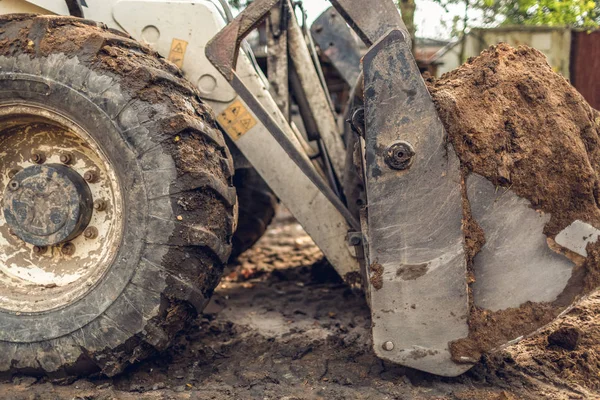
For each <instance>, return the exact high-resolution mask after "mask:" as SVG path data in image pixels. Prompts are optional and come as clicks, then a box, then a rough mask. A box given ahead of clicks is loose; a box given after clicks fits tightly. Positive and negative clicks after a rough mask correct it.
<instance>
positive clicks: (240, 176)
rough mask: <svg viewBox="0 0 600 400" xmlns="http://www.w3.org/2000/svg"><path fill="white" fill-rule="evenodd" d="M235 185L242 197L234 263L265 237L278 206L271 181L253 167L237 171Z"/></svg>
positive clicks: (239, 196) (235, 238) (234, 240)
mask: <svg viewBox="0 0 600 400" xmlns="http://www.w3.org/2000/svg"><path fill="white" fill-rule="evenodd" d="M234 157H235V153H234ZM233 183H234V185H235V188H236V190H237V194H238V203H239V218H238V226H237V230H236V231H235V234H234V235H233V250H232V252H231V259H232V260H233V259H235V258H237V257H238V256H239V255H240V254H242V253H243V252H244V251H246V250H248V249H249V248H250V247H252V246H253V245H254V244H255V243H256V242H257V241H258V239H260V238H261V237H262V236H263V235H264V233H265V232H266V231H267V228H268V227H269V225H270V224H271V221H273V218H274V217H275V212H276V211H277V204H278V200H277V197H276V196H275V194H274V193H273V192H272V191H271V189H270V188H269V185H267V182H265V181H264V180H263V178H262V177H261V176H260V175H259V174H258V172H257V171H256V170H255V169H254V168H252V167H246V168H236V170H235V176H234V177H233Z"/></svg>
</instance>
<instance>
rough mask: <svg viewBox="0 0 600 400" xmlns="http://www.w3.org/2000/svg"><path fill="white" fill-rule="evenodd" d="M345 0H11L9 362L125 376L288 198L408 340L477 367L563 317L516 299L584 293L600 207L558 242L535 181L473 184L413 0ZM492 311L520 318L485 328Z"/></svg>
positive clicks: (6, 217)
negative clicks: (475, 238) (239, 5)
mask: <svg viewBox="0 0 600 400" xmlns="http://www.w3.org/2000/svg"><path fill="white" fill-rule="evenodd" d="M331 3H332V6H333V7H332V8H330V9H328V10H327V11H325V12H324V13H323V15H321V17H319V18H318V19H317V20H316V21H315V23H314V24H313V25H312V27H310V28H309V27H307V24H306V21H305V18H304V15H303V13H302V11H301V9H300V8H299V5H300V4H299V3H293V2H291V1H290V0H254V1H253V2H250V4H249V5H248V6H247V7H246V8H245V9H243V10H241V11H239V12H238V10H235V11H236V12H237V15H234V12H232V10H231V9H230V7H229V5H228V4H227V2H226V1H224V0H219V1H216V0H3V1H0V14H1V16H0V193H1V194H0V198H1V207H2V211H1V212H0V371H1V372H8V373H33V374H46V375H48V376H66V375H88V374H98V373H100V374H104V375H106V376H114V375H116V374H118V373H120V372H121V371H123V369H124V368H126V367H127V366H129V365H131V364H133V363H135V362H137V361H138V360H142V359H144V358H146V357H148V356H150V355H153V354H157V353H160V352H161V351H164V350H165V349H167V348H168V347H169V345H170V344H171V342H172V341H173V339H174V338H175V335H176V334H177V333H178V332H180V331H181V330H183V329H184V328H185V327H186V326H188V324H189V322H190V321H191V320H192V319H193V318H194V317H195V316H196V315H197V314H198V313H201V312H202V310H203V308H204V307H205V306H206V304H207V303H208V301H209V299H210V296H211V294H212V292H213V290H214V288H215V286H216V285H217V284H218V282H219V280H220V278H221V274H222V272H223V268H224V265H225V264H226V263H227V262H228V260H230V258H231V257H232V255H233V257H235V256H236V255H239V254H240V253H241V252H243V251H244V250H245V249H247V248H248V247H250V246H251V245H252V244H253V243H254V242H256V240H258V238H260V236H261V235H262V233H264V231H265V229H266V227H267V225H268V224H269V221H270V219H271V218H272V217H273V215H274V212H275V211H274V210H275V207H276V205H277V203H278V201H280V202H281V203H282V204H284V205H285V207H287V208H288V209H289V211H290V212H291V213H292V214H293V216H294V217H295V218H296V219H297V220H298V222H299V223H300V224H301V225H302V227H303V228H304V229H305V230H306V232H307V233H308V234H309V235H310V236H311V237H312V239H313V240H314V242H315V243H316V244H317V245H318V246H319V248H320V249H321V250H322V252H323V253H324V255H325V256H326V258H327V260H328V261H329V263H330V264H331V265H332V266H333V267H334V268H335V270H336V271H337V273H338V274H339V275H340V276H341V277H342V278H343V279H344V280H345V281H346V282H347V283H348V284H350V285H354V286H356V287H360V288H361V289H362V291H363V292H364V295H365V296H366V298H367V300H368V304H369V307H370V310H371V316H372V329H371V331H372V343H373V350H374V352H375V353H376V354H377V356H378V357H380V358H381V359H383V360H386V361H388V362H391V363H396V364H400V365H403V366H406V367H410V368H415V369H418V370H421V371H426V372H429V373H432V374H437V375H441V376H449V377H451V376H458V375H460V374H463V373H464V372H466V371H468V370H469V369H470V368H471V367H473V365H475V364H476V363H478V362H479V358H480V357H481V355H482V354H483V353H484V352H493V351H496V350H498V349H501V348H502V347H503V346H506V345H507V344H510V343H514V342H515V341H518V340H520V339H521V338H523V337H526V336H527V335H531V334H533V333H535V332H536V331H537V330H539V329H541V328H542V327H543V326H544V325H545V324H547V322H548V321H547V320H546V319H544V318H537V317H536V313H523V314H522V315H521V314H519V315H520V324H519V326H520V327H522V329H517V330H514V329H512V330H507V329H505V326H506V323H503V322H502V320H501V319H502V316H503V315H505V314H510V311H511V310H512V311H515V312H518V311H519V310H520V307H522V306H523V305H528V306H529V307H532V305H536V304H541V305H543V304H550V303H552V302H554V301H555V300H556V299H558V298H564V296H562V295H563V294H564V292H565V291H569V293H570V297H569V298H570V299H572V300H576V299H578V298H580V297H581V296H583V295H584V292H583V289H582V288H579V287H577V286H576V285H575V286H574V285H572V284H570V282H571V283H572V281H573V279H575V276H576V275H577V274H580V273H581V270H580V269H577V268H576V267H575V263H574V262H573V257H574V256H573V254H575V255H576V256H577V257H583V258H585V257H587V253H586V246H587V245H588V244H589V243H595V242H596V240H597V239H598V231H597V229H596V228H594V227H593V226H591V225H589V224H587V223H586V222H585V221H575V222H574V223H573V224H572V225H571V226H569V227H568V228H566V229H565V230H564V231H563V232H561V233H560V234H559V235H557V236H556V237H553V238H551V239H552V244H553V245H552V246H550V245H549V242H548V240H547V239H548V238H547V237H546V236H545V234H544V224H545V222H547V220H546V219H545V218H546V217H543V218H542V217H540V215H539V213H536V212H535V210H533V209H532V208H531V205H530V204H529V202H528V201H527V200H525V199H522V198H519V197H518V196H516V195H514V194H511V193H510V192H508V194H505V195H504V196H503V197H501V198H500V197H499V192H498V190H497V188H495V187H494V185H493V184H492V183H491V182H488V181H487V180H486V179H485V178H483V177H474V178H473V180H472V181H471V182H470V183H469V185H467V187H468V188H469V190H467V192H468V193H466V192H465V191H464V190H462V186H461V164H460V160H459V159H458V157H457V155H456V154H455V152H454V150H453V148H452V146H451V145H450V144H449V143H448V141H447V140H446V139H447V137H446V131H445V128H444V126H443V124H442V122H441V121H440V118H439V117H438V113H437V111H436V107H435V105H434V103H433V101H432V98H431V96H430V93H429V92H428V89H427V86H426V84H425V82H424V80H423V78H422V76H421V73H420V70H419V68H418V65H417V63H416V62H415V59H414V57H413V54H412V51H411V48H412V46H411V37H410V35H409V34H408V32H407V29H406V27H405V25H404V23H403V22H402V19H401V15H400V13H399V11H398V9H397V8H396V5H395V4H394V2H393V1H391V0H372V1H368V2H366V1H364V0H331ZM257 29H258V30H259V31H261V32H262V34H263V37H265V38H266V43H265V44H264V45H263V44H261V45H260V46H259V47H260V48H261V50H262V51H263V52H264V53H265V55H266V67H267V68H266V72H264V71H263V69H261V66H260V65H259V63H258V61H257V58H256V57H255V54H254V52H253V50H252V48H251V47H250V46H249V44H248V43H249V41H250V40H252V39H253V38H256V31H257ZM253 35H254V36H253ZM360 42H362V43H363V45H362V47H361V45H359V43H360ZM255 50H256V46H255ZM324 60H326V63H327V66H328V68H329V70H331V71H334V72H335V73H336V74H337V76H338V77H339V79H341V80H342V81H343V82H344V84H345V85H346V86H345V87H346V88H347V90H344V91H342V92H336V93H334V92H333V90H330V87H329V85H328V83H329V82H328V79H326V76H327V75H328V74H325V73H324V71H323V63H324ZM263 67H264V66H263ZM334 100H335V101H334ZM469 179H471V178H469ZM466 195H468V196H469V200H470V201H471V205H472V208H473V213H472V217H473V218H475V219H476V220H477V221H478V222H479V225H480V226H481V227H482V229H483V233H484V234H485V236H486V238H487V241H486V242H485V244H483V245H482V248H481V250H480V251H479V252H478V254H476V255H474V257H471V255H469V243H468V241H469V235H468V232H467V230H466V228H465V225H466V224H465V214H464V213H465V210H464V207H463V206H464V198H465V196H466ZM475 204H476V205H477V206H475ZM557 247H558V248H560V249H562V252H557V251H556V248H557ZM507 249H508V250H507ZM561 296H562V297H561ZM571 304H572V302H569V303H566V302H564V304H562V303H561V306H560V307H558V308H556V309H554V312H555V315H559V314H560V313H561V312H566V311H567V310H568V309H569V307H571ZM475 313H477V314H478V315H481V314H482V313H484V314H485V315H488V316H490V317H489V318H488V319H487V320H485V323H486V324H487V325H489V327H488V328H490V329H493V328H494V326H495V324H497V325H498V326H499V330H500V331H501V332H500V334H498V335H496V336H494V337H493V338H494V340H493V341H490V340H488V341H487V343H488V346H487V347H486V348H484V349H483V350H482V351H475V352H474V351H470V350H472V349H469V348H468V346H465V345H464V343H474V341H476V338H475V337H474V336H473V330H474V328H475V327H474V323H473V318H472V316H473V315H474V314H475ZM500 327H502V328H500ZM469 339H470V340H471V341H470V342H465V341H466V340H469ZM490 343H491V344H490ZM461 344H463V345H461ZM480 350H481V349H480Z"/></svg>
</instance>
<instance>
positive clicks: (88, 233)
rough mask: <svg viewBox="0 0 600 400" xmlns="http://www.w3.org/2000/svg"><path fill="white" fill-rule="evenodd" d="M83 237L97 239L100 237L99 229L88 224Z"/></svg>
mask: <svg viewBox="0 0 600 400" xmlns="http://www.w3.org/2000/svg"><path fill="white" fill-rule="evenodd" d="M83 237H85V238H86V239H96V238H97V237H98V229H97V228H96V227H94V226H88V227H87V228H86V230H85V231H83Z"/></svg>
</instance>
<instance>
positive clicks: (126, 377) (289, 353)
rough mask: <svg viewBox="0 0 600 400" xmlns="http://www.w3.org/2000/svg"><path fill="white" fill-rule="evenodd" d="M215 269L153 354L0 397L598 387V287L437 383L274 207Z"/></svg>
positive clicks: (578, 394)
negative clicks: (546, 323) (188, 322)
mask: <svg viewBox="0 0 600 400" xmlns="http://www.w3.org/2000/svg"><path fill="white" fill-rule="evenodd" d="M226 274H227V275H226V276H225V277H224V279H223V280H222V282H221V284H220V286H219V288H218V289H217V291H216V294H215V296H214V298H213V300H212V302H211V304H210V305H209V307H208V309H207V310H206V313H205V314H204V315H202V316H200V317H199V318H198V319H197V320H196V322H195V324H194V325H193V326H192V327H191V328H190V329H189V330H187V331H186V332H184V333H182V334H181V335H180V336H179V337H178V339H177V340H176V343H175V345H174V346H173V348H172V349H171V350H170V351H169V352H167V353H165V354H163V355H162V356H160V357H155V358H154V359H150V360H147V361H145V362H142V363H140V364H138V365H136V366H134V367H131V368H129V369H128V370H127V371H126V372H125V373H123V374H121V375H119V376H117V377H115V378H113V379H106V378H101V377H96V378H94V377H92V378H88V379H80V380H71V381H68V380H67V381H62V382H50V381H48V380H47V379H46V378H35V377H27V376H14V377H5V378H4V381H2V383H0V398H2V399H103V400H104V399H107V400H108V399H140V398H145V399H146V398H147V399H230V398H233V399H290V400H291V399H350V398H352V399H461V400H468V399H473V400H474V399H495V400H507V399H539V398H552V399H585V398H594V397H595V396H596V395H595V394H594V393H597V391H598V390H600V375H599V372H600V369H599V365H600V358H599V357H598V354H600V322H599V321H598V319H597V317H596V315H597V314H598V312H599V311H600V295H598V294H593V295H592V296H591V297H590V298H589V299H587V300H585V301H583V302H581V304H579V305H578V306H577V307H576V308H575V309H573V310H572V311H571V312H570V313H569V314H568V315H565V316H563V317H562V318H561V319H560V320H559V321H557V322H556V323H554V324H553V325H552V326H551V327H550V328H548V329H546V330H545V331H544V332H542V333H540V334H538V335H536V336H534V337H532V338H529V339H527V340H524V341H522V342H521V343H519V344H517V345H514V346H512V347H509V348H507V349H505V350H503V351H501V352H500V353H498V354H494V355H492V356H489V357H486V358H484V359H483V360H482V361H481V362H480V363H479V364H477V365H476V366H475V367H474V368H473V369H472V370H471V371H469V372H468V373H466V374H465V375H463V376H461V377H458V378H453V379H448V378H440V377H436V376H433V375H429V374H426V373H422V372H419V371H415V370H412V369H408V368H403V367H399V366H395V365H391V364H387V363H384V362H382V361H380V360H379V359H378V358H377V357H376V356H375V355H374V353H373V351H372V349H371V340H370V334H369V327H370V324H371V322H370V317H369V309H368V307H367V305H366V303H365V299H364V297H363V295H362V294H361V292H360V291H357V290H356V289H351V288H350V287H348V286H346V285H345V284H343V283H342V282H341V281H340V279H339V278H338V277H337V275H336V274H335V273H334V271H333V270H332V268H331V266H330V265H329V264H327V262H326V261H324V259H323V255H322V253H321V252H320V251H319V250H318V249H317V247H316V246H315V245H314V243H313V242H312V241H311V239H310V238H309V237H308V236H307V235H306V233H305V232H304V231H303V230H302V229H301V227H300V226H299V225H298V224H297V223H295V221H294V220H293V219H292V218H291V217H290V216H289V214H287V213H286V212H285V211H282V212H281V213H280V214H279V216H278V217H277V219H276V221H275V222H274V224H272V226H271V227H270V228H269V230H268V231H267V234H266V236H265V237H263V238H262V239H261V240H260V241H259V242H258V243H257V245H256V246H254V247H253V248H252V249H251V250H250V251H249V252H247V253H246V254H244V255H243V256H242V259H241V260H240V261H239V263H238V264H236V265H231V266H230V267H229V270H228V271H227V273H226ZM549 336H550V337H551V339H549V338H548V337H549ZM549 342H550V344H549ZM596 397H598V396H596Z"/></svg>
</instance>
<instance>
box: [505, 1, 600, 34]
mask: <svg viewBox="0 0 600 400" xmlns="http://www.w3.org/2000/svg"><path fill="white" fill-rule="evenodd" d="M503 3H504V4H503V7H502V10H503V14H504V16H505V17H506V19H505V20H504V21H503V24H505V25H512V24H523V25H546V26H573V27H580V28H595V27H597V26H598V22H599V19H600V18H599V17H600V13H599V12H600V9H599V4H597V3H596V1H594V0H569V1H564V0H505V1H504V2H503Z"/></svg>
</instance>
